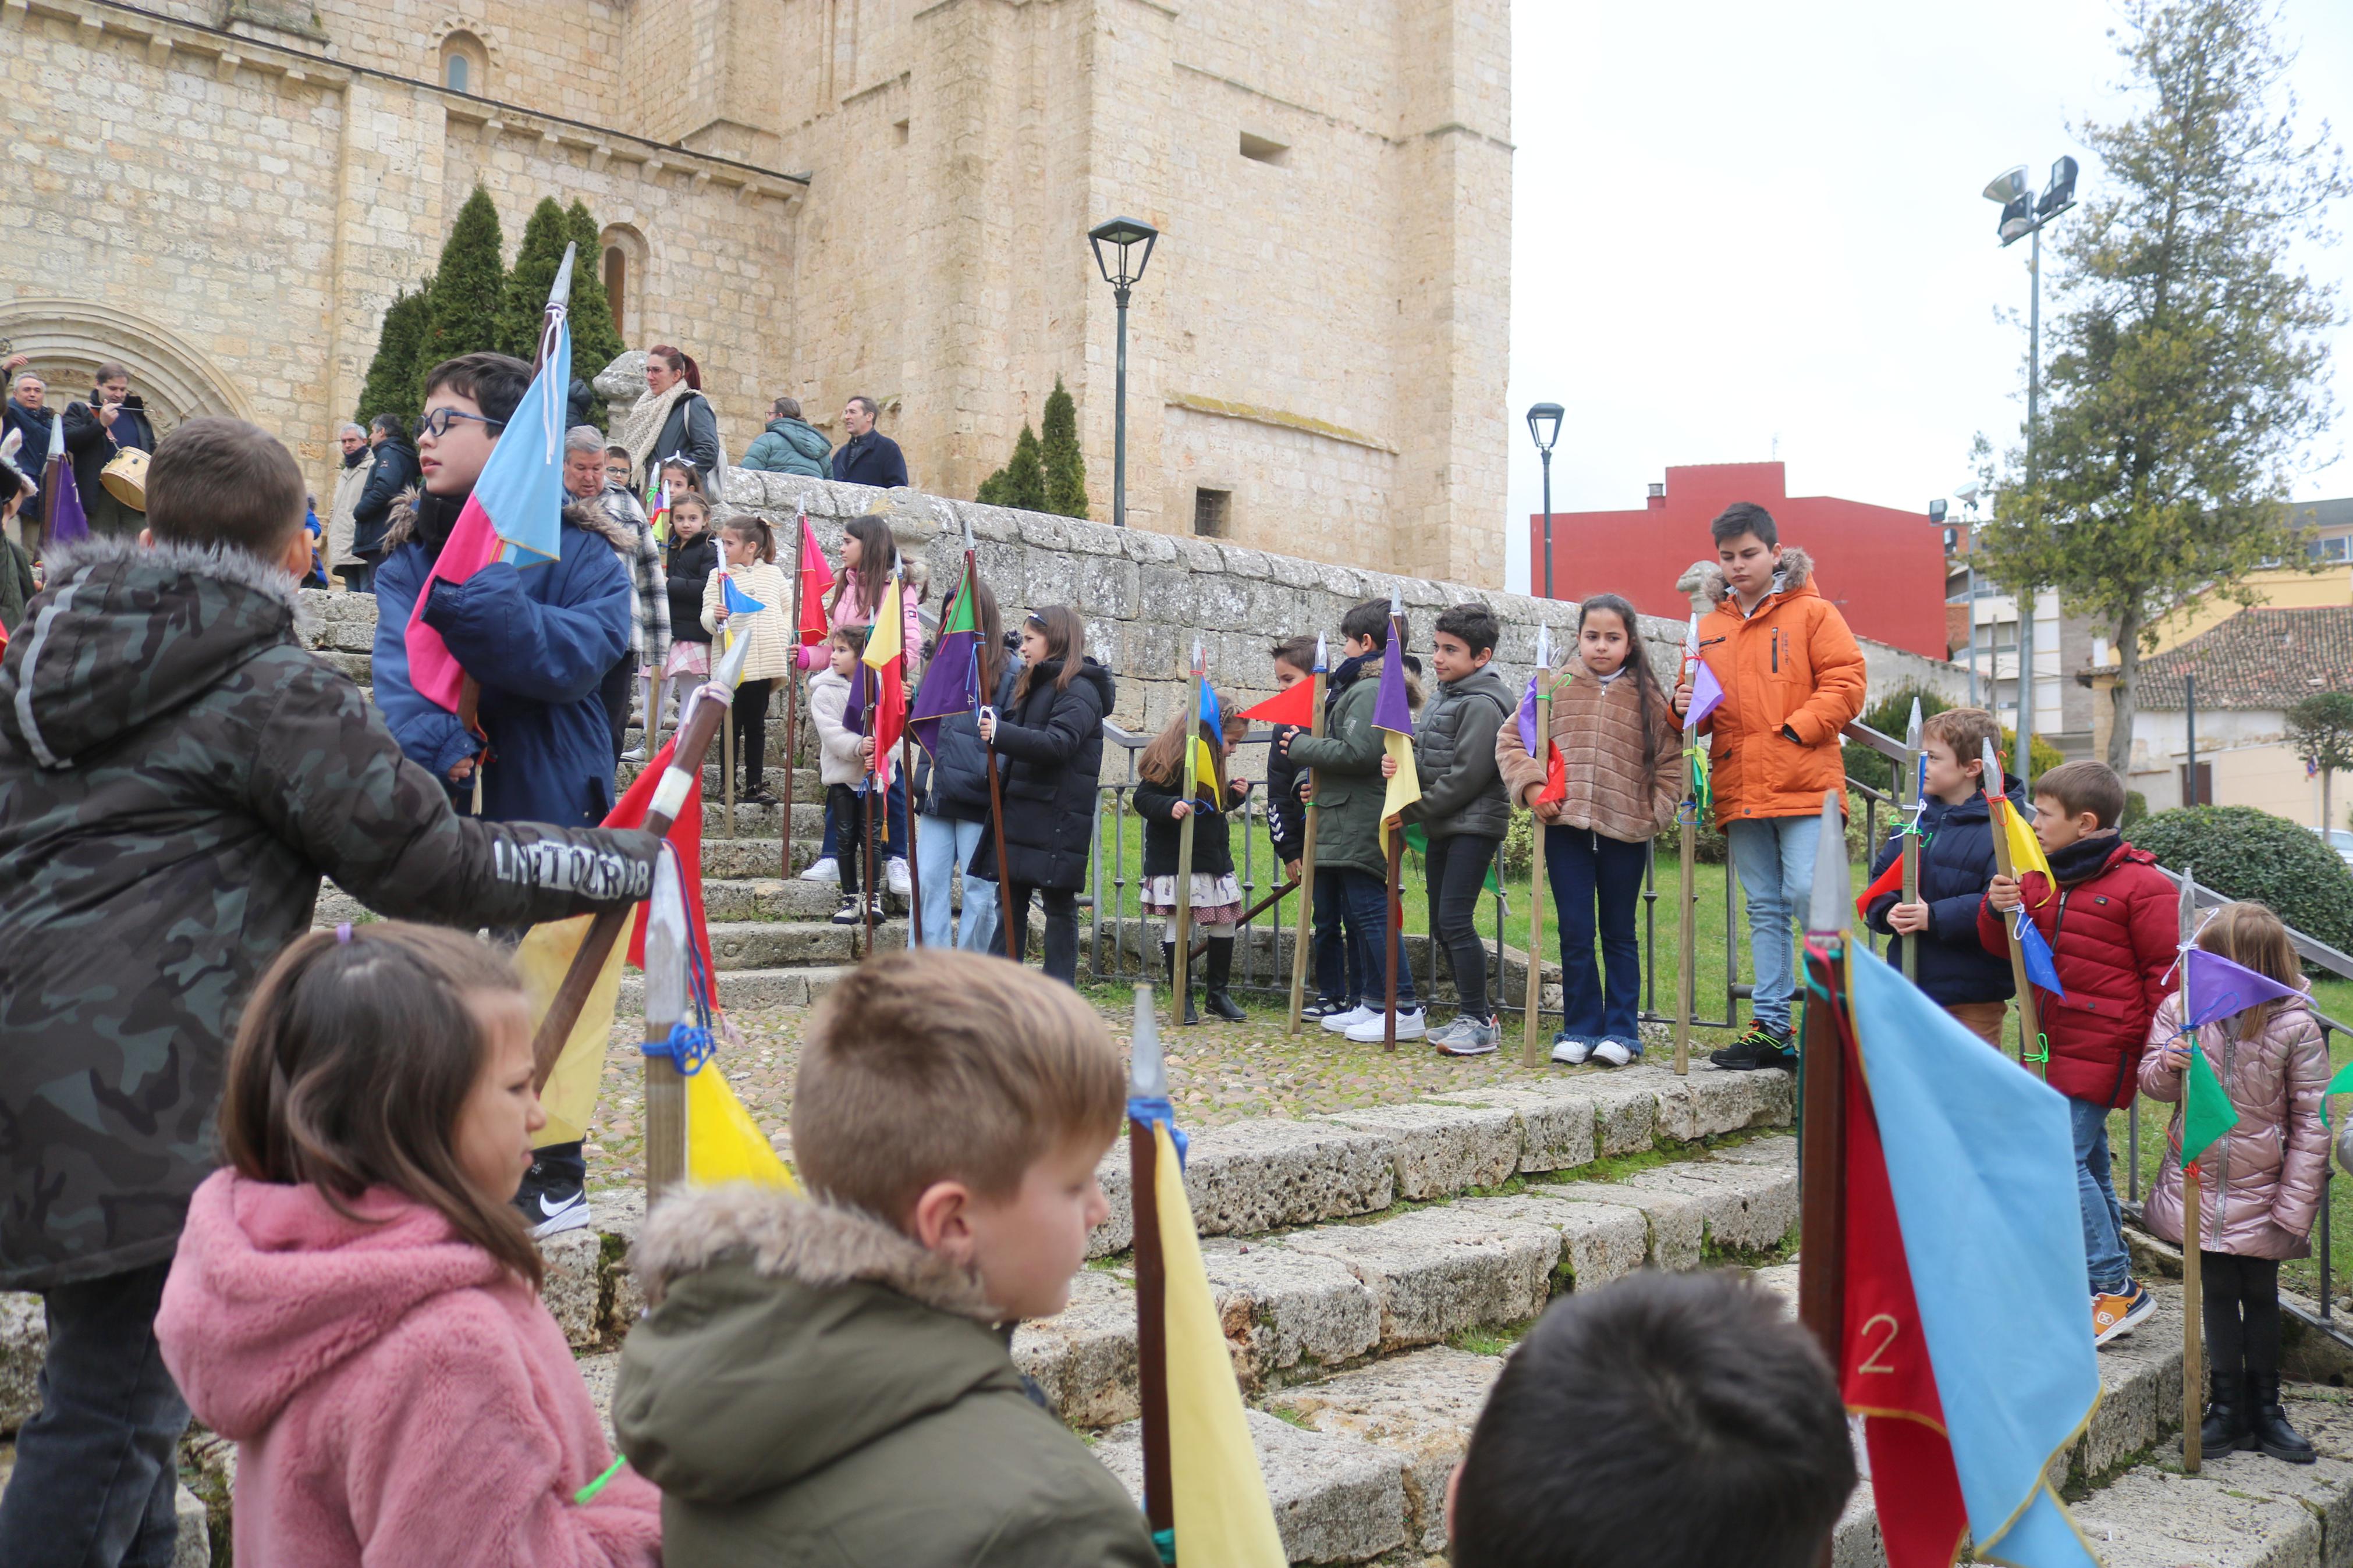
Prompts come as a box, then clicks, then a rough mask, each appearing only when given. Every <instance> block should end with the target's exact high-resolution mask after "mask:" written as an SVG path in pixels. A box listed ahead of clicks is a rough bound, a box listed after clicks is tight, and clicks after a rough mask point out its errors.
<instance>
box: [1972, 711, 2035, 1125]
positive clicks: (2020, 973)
mask: <svg viewBox="0 0 2353 1568" xmlns="http://www.w3.org/2000/svg"><path fill="white" fill-rule="evenodd" d="M1982 760H1983V762H1984V763H1985V776H1984V778H1983V780H1982V781H1981V782H1982V783H1983V784H1984V786H1985V792H1986V810H1987V813H1988V815H1989V816H1990V817H1991V819H1992V821H1993V860H1994V868H1995V869H1996V870H1998V871H2000V873H2001V874H2002V875H2003V876H2005V877H2010V878H2012V879H2015V878H2016V877H2017V875H2018V868H2017V867H2016V866H2015V865H2013V864H2012V863H2011V861H2010V836H2009V835H2008V834H2007V833H2006V832H2004V831H2003V829H2004V828H2005V827H2006V826H2008V825H2007V824H2006V823H2004V822H2003V820H2002V814H2003V813H2004V812H2006V811H2008V810H2010V803H2009V801H2008V800H2007V799H2006V798H2004V796H2003V794H2002V788H2001V759H2000V756H1998V755H1997V754H1996V753H1995V752H1994V749H1993V742H1991V741H1988V742H1986V743H1985V750H1984V753H1983V758H1982ZM2019 896H2020V899H2021V900H2023V899H2024V898H2025V894H2024V892H2023V890H2021V893H2020V895H2019ZM2033 918H2034V916H2033V914H2032V913H2031V911H2029V910H2027V908H2026V905H2025V904H2024V902H2023V901H2021V903H2020V904H2019V906H2018V909H2017V910H2016V911H2015V912H2013V913H2010V914H2005V915H2004V916H2003V917H2002V922H2003V925H2004V927H2005V929H2006V930H2007V931H2009V933H2010V984H2011V986H2012V987H2013V988H2014V989H2015V990H2016V991H2017V993H2018V1059H2019V1060H2020V1061H2021V1062H2023V1063H2031V1064H2032V1066H2033V1068H2034V1076H2035V1077H2037V1078H2040V1079H2048V1078H2049V1077H2050V1076H2051V1063H2050V1059H2049V1058H2050V1053H2049V1052H2047V1051H2045V1050H2043V1049H2042V1043H2041V1042H2042V1029H2041V1027H2040V1026H2038V1025H2037V1024H2036V1023H2035V1020H2034V988H2033V986H2032V985H2031V984H2030V983H2029V982H2028V980H2027V978H2026V949H2025V947H2024V945H2023V944H2021V942H2019V940H2018V922H2019V921H2021V920H2032V919H2033Z"/></svg>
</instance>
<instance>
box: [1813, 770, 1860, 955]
mask: <svg viewBox="0 0 2353 1568" xmlns="http://www.w3.org/2000/svg"><path fill="white" fill-rule="evenodd" d="M1853 921H1854V888H1853V884H1852V879H1851V873H1850V871H1849V869H1848V867H1847V863H1846V818H1845V817H1844V816H1841V813H1840V811H1839V796H1838V791H1836V790H1834V789H1826V790H1824V791H1822V836H1821V838H1820V841H1818V842H1817V843H1816V844H1815V846H1814V902H1813V908H1812V910H1811V911H1810V913H1809V914H1808V915H1807V917H1806V931H1807V933H1808V934H1809V935H1816V936H1835V935H1837V934H1838V933H1840V932H1841V931H1846V930H1847V929H1849V928H1850V927H1851V926H1852V924H1853Z"/></svg>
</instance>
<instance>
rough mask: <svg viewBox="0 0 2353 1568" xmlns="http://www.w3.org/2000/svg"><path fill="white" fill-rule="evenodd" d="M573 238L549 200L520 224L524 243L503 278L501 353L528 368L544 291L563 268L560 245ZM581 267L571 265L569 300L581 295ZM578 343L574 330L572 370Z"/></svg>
mask: <svg viewBox="0 0 2353 1568" xmlns="http://www.w3.org/2000/svg"><path fill="white" fill-rule="evenodd" d="M571 239H572V231H571V225H570V224H569V223H568V222H567V221H566V220H565V216H564V209H563V208H562V207H560V206H557V205H555V199H554V197H553V196H542V197H541V198H540V199H539V205H537V206H535V207H533V208H532V209H531V221H530V222H529V223H527V224H525V225H524V226H523V231H522V246H521V247H518V248H517V249H516V251H515V258H514V268H513V270H512V271H510V272H509V273H508V274H507V282H506V293H505V298H504V299H503V300H501V303H500V305H499V352H500V353H510V354H512V355H514V356H515V358H517V359H519V360H522V362H524V363H526V364H527V363H530V362H531V359H532V356H533V355H534V354H536V353H538V352H539V324H540V322H541V321H542V320H543V319H544V316H545V312H546V310H547V291H548V289H552V288H554V285H555V269H556V268H557V267H559V266H560V265H562V264H563V261H564V247H565V245H567V244H569V243H570V242H571ZM579 276H580V267H579V263H578V262H576V261H575V263H574V264H573V297H574V298H575V299H577V298H578V296H579ZM579 349H580V340H579V335H578V329H577V328H576V327H575V329H574V336H573V356H574V371H575V374H577V372H578V361H579Z"/></svg>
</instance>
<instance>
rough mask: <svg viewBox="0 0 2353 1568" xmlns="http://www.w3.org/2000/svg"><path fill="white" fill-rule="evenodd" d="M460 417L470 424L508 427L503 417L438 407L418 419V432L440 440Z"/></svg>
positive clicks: (492, 427) (494, 428) (501, 428)
mask: <svg viewBox="0 0 2353 1568" xmlns="http://www.w3.org/2000/svg"><path fill="white" fill-rule="evenodd" d="M460 419H463V420H465V421H466V422H467V423H468V424H470V425H487V426H490V427H491V429H492V430H503V429H505V428H506V427H507V422H506V421H505V420H503V419H486V418H484V417H483V416H480V415H479V414H460V413H459V412H458V410H456V409H454V408H437V409H435V410H434V411H433V412H432V413H430V414H428V415H427V416H425V417H424V418H423V419H422V420H420V421H418V423H417V433H418V434H419V435H424V436H430V437H433V438H434V439H435V440H436V441H438V440H439V439H441V437H444V436H447V435H448V434H449V426H452V425H454V424H456V423H457V422H458V421H459V420H460Z"/></svg>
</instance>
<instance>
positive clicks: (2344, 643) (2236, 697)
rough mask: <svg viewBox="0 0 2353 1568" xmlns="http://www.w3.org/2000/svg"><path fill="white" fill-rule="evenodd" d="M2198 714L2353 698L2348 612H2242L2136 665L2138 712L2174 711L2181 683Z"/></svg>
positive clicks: (2349, 608)
mask: <svg viewBox="0 0 2353 1568" xmlns="http://www.w3.org/2000/svg"><path fill="white" fill-rule="evenodd" d="M2185 675H2195V676H2197V678H2198V706H2199V707H2200V708H2201V709H2205V708H2213V709H2217V710H2221V709H2231V710H2256V709H2282V710H2284V709H2287V708H2291V707H2293V706H2295V704H2296V703H2297V702H2299V701H2301V700H2303V699H2305V698H2306V697H2309V696H2311V695H2312V694H2313V693H2314V692H2316V691H2348V690H2353V605H2324V606H2316V607H2313V608H2309V609H2274V608H2270V607H2268V606H2263V607H2258V608H2255V609H2251V610H2242V611H2240V612H2239V613H2238V614H2237V615H2235V616H2232V617H2231V618H2230V619H2229V620H2227V621H2224V622H2223V623H2222V624H2221V626H2216V627H2215V628H2214V629H2213V630H2212V631H2210V632H2206V633H2204V634H2202V635H2200V636H2199V637H2192V638H2190V639H2189V641H2188V642H2186V643H2183V644H2182V645H2181V646H2180V647H2177V648H2174V649H2172V650H2171V651H2170V652H2167V653H2161V654H2157V655H2154V656H2152V657H2150V658H2146V659H2143V660H2142V661H2141V667H2140V704H2139V705H2140V706H2141V707H2143V708H2163V709H2177V708H2179V707H2181V706H2182V704H2183V694H2182V677H2183V676H2185Z"/></svg>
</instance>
